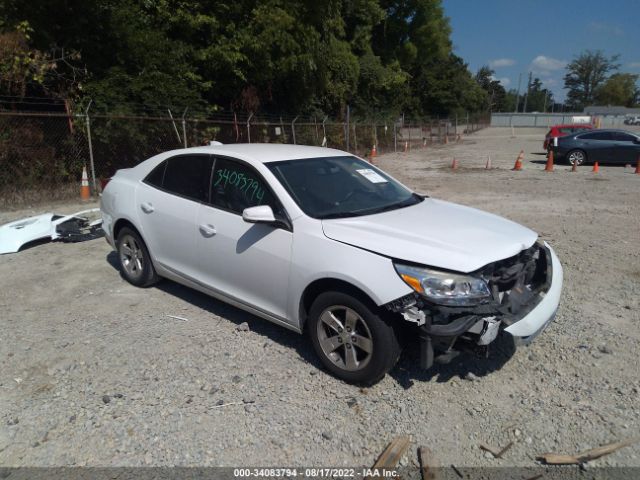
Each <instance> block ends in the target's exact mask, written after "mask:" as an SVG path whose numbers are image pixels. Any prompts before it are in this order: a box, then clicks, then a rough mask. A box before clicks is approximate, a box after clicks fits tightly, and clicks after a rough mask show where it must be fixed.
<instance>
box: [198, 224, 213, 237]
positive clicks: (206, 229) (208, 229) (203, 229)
mask: <svg viewBox="0 0 640 480" xmlns="http://www.w3.org/2000/svg"><path fill="white" fill-rule="evenodd" d="M199 229H200V233H202V235H204V236H205V237H213V236H214V235H215V234H216V228H215V227H214V226H213V225H209V224H206V225H205V224H202V225H200V227H199Z"/></svg>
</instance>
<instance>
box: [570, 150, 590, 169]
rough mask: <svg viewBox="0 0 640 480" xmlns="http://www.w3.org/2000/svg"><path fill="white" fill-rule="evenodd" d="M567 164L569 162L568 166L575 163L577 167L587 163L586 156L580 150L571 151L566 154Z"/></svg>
mask: <svg viewBox="0 0 640 480" xmlns="http://www.w3.org/2000/svg"><path fill="white" fill-rule="evenodd" d="M567 162H569V165H573V164H574V163H575V164H576V166H578V167H579V166H580V165H582V164H583V163H587V154H586V153H585V152H583V151H582V150H571V151H570V152H569V153H567Z"/></svg>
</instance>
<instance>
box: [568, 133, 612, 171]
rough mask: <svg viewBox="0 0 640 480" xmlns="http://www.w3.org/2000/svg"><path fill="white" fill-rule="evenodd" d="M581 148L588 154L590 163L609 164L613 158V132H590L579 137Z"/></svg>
mask: <svg viewBox="0 0 640 480" xmlns="http://www.w3.org/2000/svg"><path fill="white" fill-rule="evenodd" d="M577 138H579V139H580V143H579V145H578V146H579V147H580V148H582V149H583V150H584V151H585V152H587V158H588V159H589V162H591V163H593V162H600V163H603V162H609V161H611V158H612V156H613V143H614V142H613V135H612V134H611V132H589V133H583V134H582V135H580V136H578V137H577Z"/></svg>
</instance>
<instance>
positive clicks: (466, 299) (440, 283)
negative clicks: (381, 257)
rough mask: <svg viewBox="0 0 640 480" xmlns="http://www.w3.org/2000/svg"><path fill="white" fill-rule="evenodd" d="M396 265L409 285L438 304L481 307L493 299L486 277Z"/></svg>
mask: <svg viewBox="0 0 640 480" xmlns="http://www.w3.org/2000/svg"><path fill="white" fill-rule="evenodd" d="M394 266H395V268H396V271H397V272H398V274H399V275H400V277H401V278H402V280H404V281H405V283H406V284H407V285H409V286H410V287H411V288H413V289H414V290H415V291H416V292H418V293H419V294H421V295H424V296H425V297H426V298H427V299H428V300H430V301H431V302H433V303H436V304H438V305H450V306H456V307H457V306H467V305H477V304H479V303H482V302H483V301H484V300H487V299H489V298H490V297H491V292H490V291H489V286H488V285H487V282H485V281H484V280H483V279H482V278H478V277H472V276H469V275H462V274H457V273H450V272H442V271H439V270H432V269H430V268H420V267H412V266H409V265H402V264H399V263H395V264H394Z"/></svg>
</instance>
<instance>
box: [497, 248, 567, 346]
mask: <svg viewBox="0 0 640 480" xmlns="http://www.w3.org/2000/svg"><path fill="white" fill-rule="evenodd" d="M544 244H545V246H546V247H548V248H549V251H550V252H551V265H552V269H553V278H552V279H551V285H550V287H549V290H548V291H547V292H546V295H545V296H544V298H543V299H542V300H541V301H540V303H539V304H538V305H536V307H535V308H534V309H533V310H532V311H531V312H529V313H528V314H527V315H526V316H524V317H523V318H521V319H520V320H518V321H517V322H516V323H514V324H513V325H511V326H509V327H507V328H505V331H506V332H509V333H510V334H511V335H513V336H514V337H530V336H533V335H538V334H540V333H541V332H542V330H543V329H544V328H546V326H547V325H548V324H549V322H551V321H552V320H553V319H554V318H555V315H556V310H557V309H558V305H559V304H560V294H561V293H562V281H563V277H564V274H563V271H562V265H561V264H560V260H558V256H557V255H556V252H554V251H553V249H552V248H551V247H550V246H549V244H548V243H547V242H545V243H544Z"/></svg>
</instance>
